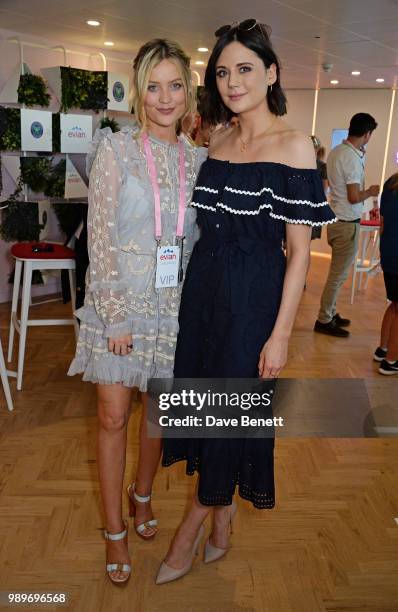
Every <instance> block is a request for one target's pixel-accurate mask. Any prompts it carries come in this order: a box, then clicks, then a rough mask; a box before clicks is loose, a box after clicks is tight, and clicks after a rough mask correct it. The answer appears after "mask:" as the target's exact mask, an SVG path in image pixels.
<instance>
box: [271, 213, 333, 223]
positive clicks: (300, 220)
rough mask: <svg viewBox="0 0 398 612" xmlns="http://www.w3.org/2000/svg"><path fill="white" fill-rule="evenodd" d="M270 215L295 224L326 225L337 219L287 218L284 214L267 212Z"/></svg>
mask: <svg viewBox="0 0 398 612" xmlns="http://www.w3.org/2000/svg"><path fill="white" fill-rule="evenodd" d="M269 216H270V217H273V218H274V219H280V220H281V221H286V222H287V223H294V224H295V225H298V224H300V223H303V224H304V225H311V226H313V225H328V224H329V223H335V222H336V221H337V219H336V218H335V219H329V220H328V221H309V220H308V219H289V217H285V216H284V215H276V214H275V213H273V212H270V213H269Z"/></svg>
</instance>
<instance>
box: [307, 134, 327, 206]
mask: <svg viewBox="0 0 398 612" xmlns="http://www.w3.org/2000/svg"><path fill="white" fill-rule="evenodd" d="M311 140H312V144H313V145H314V149H315V154H316V167H317V168H318V170H319V174H320V175H321V179H322V184H323V190H324V192H325V194H327V192H328V190H329V181H328V172H327V165H326V163H325V156H326V149H325V147H323V146H322V144H321V141H320V140H319V138H318V137H317V136H311Z"/></svg>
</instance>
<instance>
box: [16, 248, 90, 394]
mask: <svg viewBox="0 0 398 612" xmlns="http://www.w3.org/2000/svg"><path fill="white" fill-rule="evenodd" d="M34 249H39V250H38V251H36V252H35V250H34ZM11 255H12V256H13V257H14V259H15V275H14V288H13V293H12V305H11V321H10V334H9V340H8V361H11V360H12V351H13V345H14V332H15V330H16V331H17V332H18V333H19V351H18V370H17V390H18V391H20V390H21V388H22V375H23V366H24V359H25V345H26V334H27V328H28V327H29V326H38V325H74V326H75V333H76V335H77V333H78V325H77V321H76V319H75V318H71V319H33V320H32V319H28V314H29V306H30V297H31V295H30V292H31V285H32V272H33V270H68V271H69V283H70V290H71V297H72V309H73V310H72V311H73V312H74V310H75V296H76V291H75V289H76V288H75V277H74V270H75V268H76V265H75V252H74V251H73V249H70V248H69V247H66V246H63V245H62V244H55V243H51V242H19V243H17V244H14V245H13V246H12V248H11ZM22 268H23V270H24V274H23V283H22V303H21V319H20V320H18V318H17V309H18V298H19V286H20V282H21V274H22Z"/></svg>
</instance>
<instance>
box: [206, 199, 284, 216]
mask: <svg viewBox="0 0 398 612" xmlns="http://www.w3.org/2000/svg"><path fill="white" fill-rule="evenodd" d="M216 206H219V207H220V208H225V210H227V211H228V212H230V213H234V214H236V215H259V214H260V212H261V211H262V210H263V209H264V208H270V209H271V210H272V204H260V206H259V207H258V208H257V209H256V210H236V208H231V207H230V206H227V205H226V204H223V203H222V202H217V204H216ZM214 210H216V209H214Z"/></svg>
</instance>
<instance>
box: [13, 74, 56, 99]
mask: <svg viewBox="0 0 398 612" xmlns="http://www.w3.org/2000/svg"><path fill="white" fill-rule="evenodd" d="M50 100H51V96H50V94H49V93H48V91H47V85H46V82H45V80H44V79H43V77H41V76H40V75H38V74H21V76H20V78H19V86H18V102H19V104H25V105H26V106H36V105H37V106H45V107H47V106H49V104H50Z"/></svg>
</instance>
